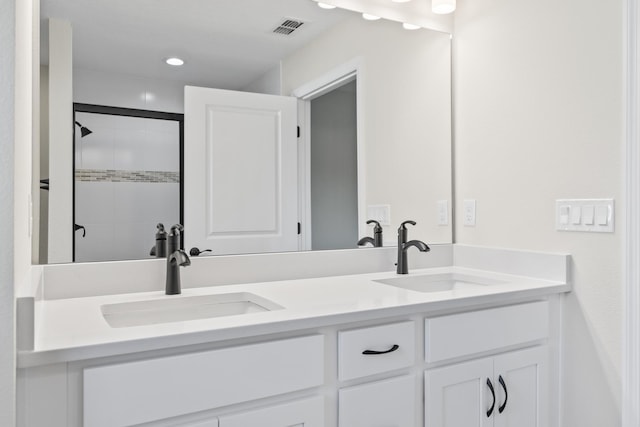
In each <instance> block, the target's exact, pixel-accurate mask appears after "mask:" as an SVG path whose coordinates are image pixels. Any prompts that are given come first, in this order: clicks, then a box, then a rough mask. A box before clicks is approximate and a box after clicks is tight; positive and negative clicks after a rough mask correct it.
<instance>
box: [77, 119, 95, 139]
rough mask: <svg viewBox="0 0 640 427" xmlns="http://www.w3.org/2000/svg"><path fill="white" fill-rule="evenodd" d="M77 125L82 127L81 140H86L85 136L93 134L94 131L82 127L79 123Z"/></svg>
mask: <svg viewBox="0 0 640 427" xmlns="http://www.w3.org/2000/svg"><path fill="white" fill-rule="evenodd" d="M76 125H78V126H79V127H80V138H84V137H85V136H87V135H89V134H91V133H93V131H92V130H91V129H89V128H86V127H84V126H82V125H81V124H80V123H78V122H76Z"/></svg>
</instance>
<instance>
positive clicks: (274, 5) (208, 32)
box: [41, 0, 352, 89]
mask: <svg viewBox="0 0 640 427" xmlns="http://www.w3.org/2000/svg"><path fill="white" fill-rule="evenodd" d="M41 2H42V4H41V18H42V23H43V26H42V34H41V38H42V52H43V53H42V61H43V63H47V53H46V52H47V46H48V42H47V31H48V30H47V25H46V21H47V18H50V17H53V18H60V19H65V20H68V21H70V23H71V26H72V28H73V55H74V59H73V62H74V66H75V67H81V68H90V69H97V70H106V71H113V72H121V73H127V74H135V75H144V76H148V77H152V78H161V79H171V80H179V81H182V82H185V83H189V84H196V85H207V86H214V87H221V88H229V89H238V88H241V87H244V86H245V85H247V84H249V83H251V82H252V81H254V80H255V79H256V78H258V77H260V76H261V75H263V74H264V73H265V72H267V71H268V70H270V69H272V68H273V67H275V66H276V65H277V64H278V61H279V60H280V58H283V57H286V56H287V55H289V54H290V53H292V52H294V51H296V50H297V49H299V48H300V47H302V46H304V45H305V44H306V43H307V42H308V41H309V40H311V39H312V38H314V37H315V36H316V35H318V34H320V33H321V32H323V31H324V30H326V29H327V28H329V27H331V26H332V25H334V24H335V23H337V22H339V21H340V20H342V19H344V18H345V17H346V16H348V15H349V14H351V13H352V12H348V11H345V10H340V9H333V10H323V9H320V8H319V7H317V5H316V4H315V2H313V1H311V0H90V1H87V0H82V1H78V0H41ZM285 17H289V18H296V19H300V20H302V21H304V22H305V24H304V25H303V26H302V27H301V29H300V30H298V31H296V32H294V33H293V35H292V36H288V37H286V36H282V35H278V34H274V33H273V32H272V31H273V29H274V28H275V27H276V26H277V25H278V24H279V23H280V22H281V20H282V18H285ZM169 56H178V57H180V58H182V59H184V60H185V62H186V63H185V65H184V66H182V67H170V66H168V65H166V64H165V63H164V59H165V58H167V57H169Z"/></svg>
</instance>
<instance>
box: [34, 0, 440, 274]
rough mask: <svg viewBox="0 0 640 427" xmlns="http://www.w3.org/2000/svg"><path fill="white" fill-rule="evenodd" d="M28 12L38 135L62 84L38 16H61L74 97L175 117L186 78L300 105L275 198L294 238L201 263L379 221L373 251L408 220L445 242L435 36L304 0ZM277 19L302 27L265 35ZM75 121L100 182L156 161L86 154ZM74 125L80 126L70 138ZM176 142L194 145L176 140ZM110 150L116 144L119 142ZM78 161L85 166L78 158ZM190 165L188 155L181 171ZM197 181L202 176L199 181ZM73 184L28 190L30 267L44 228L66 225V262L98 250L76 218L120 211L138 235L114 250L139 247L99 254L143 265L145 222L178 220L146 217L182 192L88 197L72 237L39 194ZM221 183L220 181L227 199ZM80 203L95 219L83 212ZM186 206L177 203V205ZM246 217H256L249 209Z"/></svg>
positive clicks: (45, 168)
mask: <svg viewBox="0 0 640 427" xmlns="http://www.w3.org/2000/svg"><path fill="white" fill-rule="evenodd" d="M142 16H143V17H144V19H140V17H142ZM41 18H42V19H41V22H42V27H41V51H42V52H41V63H42V67H41V85H40V87H41V97H40V99H41V116H42V132H41V133H42V134H43V135H48V134H49V131H48V126H49V123H48V114H49V109H48V107H49V103H50V102H51V103H52V104H51V105H53V103H54V102H56V101H55V100H54V99H53V97H54V96H59V88H60V87H64V84H60V83H61V82H60V81H59V79H61V78H64V76H65V74H64V73H60V72H59V70H57V71H56V72H55V73H53V72H52V73H50V72H49V66H50V58H54V57H57V56H59V55H64V52H63V51H64V49H61V48H60V43H59V38H58V39H56V37H57V36H59V35H56V34H55V33H54V34H50V33H49V31H50V29H51V30H55V29H56V28H58V26H50V25H49V24H48V22H49V19H51V18H55V19H57V20H61V21H63V22H65V23H67V24H68V28H69V31H70V34H71V36H70V39H71V40H72V43H71V44H70V46H67V47H68V48H72V49H71V51H72V59H71V61H70V65H69V69H68V74H66V75H67V76H72V83H73V91H72V93H70V94H69V97H70V99H72V101H73V102H74V103H78V104H90V105H103V106H109V107H114V108H123V109H135V110H146V111H155V112H163V113H171V114H180V115H181V114H185V96H184V93H185V87H186V86H193V87H201V88H216V89H224V90H228V91H239V92H253V93H258V94H268V95H277V96H286V97H294V98H297V99H298V101H297V102H298V107H297V118H296V120H297V122H298V124H299V125H300V138H299V139H298V143H297V148H296V150H297V153H296V156H295V157H296V159H297V160H296V162H297V164H296V165H295V169H296V170H297V175H296V177H295V178H294V179H293V181H294V182H292V183H289V184H292V185H294V186H295V190H294V192H293V193H294V194H295V197H293V198H292V199H290V200H289V199H287V200H280V201H278V203H280V202H281V203H284V204H286V203H290V204H293V205H295V215H296V218H297V221H294V222H293V223H292V224H291V225H287V227H289V226H290V227H291V229H294V230H295V234H296V236H295V242H294V244H293V246H290V245H289V246H287V247H286V248H280V247H275V246H274V247H273V248H269V247H264V248H258V249H252V248H248V249H246V250H243V249H238V250H235V249H234V250H231V249H229V250H228V251H225V250H224V249H220V250H216V248H215V246H210V245H206V244H197V245H196V244H194V246H198V247H199V248H200V249H201V250H204V249H213V252H207V253H204V254H203V256H204V255H209V254H213V255H220V254H225V253H253V252H279V251H289V250H331V249H345V248H357V247H358V246H357V243H358V240H359V239H360V238H362V237H365V236H370V235H371V233H372V230H371V227H370V226H369V225H367V221H368V220H376V221H378V222H379V223H380V224H381V229H382V231H383V233H382V235H383V236H384V242H383V244H384V245H385V246H387V245H389V246H391V245H395V244H396V233H395V230H396V229H397V226H398V224H399V223H401V222H402V221H404V220H406V219H409V218H411V219H414V220H416V222H417V226H416V227H415V229H414V230H412V235H413V236H415V237H416V238H418V239H420V240H423V241H425V242H427V243H429V244H433V243H451V239H452V232H451V230H452V219H451V215H450V209H445V212H444V214H443V213H442V211H441V210H439V209H438V206H445V207H447V206H450V203H451V96H450V94H451V75H450V63H451V46H450V43H451V42H450V36H449V34H446V33H440V32H436V31H431V30H426V29H420V30H417V31H406V30H404V29H403V28H402V26H401V25H400V24H399V23H398V22H393V21H386V20H384V19H382V20H379V21H365V20H363V19H362V17H361V15H360V14H356V13H354V12H350V11H346V10H341V9H333V10H323V9H320V8H318V7H317V5H316V3H315V2H314V1H311V0H276V1H269V2H265V1H264V0H218V1H216V2H211V1H210V0H168V1H163V2H157V1H152V0H140V1H136V2H130V1H126V0H95V1H92V2H81V3H78V2H77V1H74V0H41ZM289 19H294V20H296V21H298V22H299V23H301V24H300V25H299V26H298V28H297V29H296V30H295V31H293V32H291V33H290V34H288V35H283V34H281V32H278V31H277V28H278V27H279V26H280V24H282V23H284V22H285V21H286V20H289ZM98 22H99V23H100V25H96V23H98ZM238 23H242V25H238ZM52 40H53V41H55V40H58V41H57V42H55V43H54V42H52ZM171 57H178V58H180V59H182V60H183V61H184V63H183V64H182V65H181V66H171V65H168V64H167V63H166V62H165V61H166V59H168V58H171ZM61 76H62V77H61ZM336 79H337V80H339V81H337V82H336ZM52 88H57V90H55V91H54V90H52ZM69 108H72V106H71V105H70V106H69ZM84 114H90V113H83V114H82V115H76V117H75V119H74V121H75V122H77V124H73V123H72V126H73V127H75V129H76V137H77V141H76V144H83V145H80V146H82V147H83V148H82V150H81V151H82V153H79V152H78V151H77V150H76V151H75V152H76V159H75V160H76V162H77V165H76V166H78V164H80V165H81V167H80V168H79V169H82V170H85V169H101V170H102V169H104V170H113V171H115V172H114V173H113V176H116V175H118V176H119V175H123V176H124V175H127V176H133V175H131V174H135V173H136V172H139V171H147V170H156V169H157V168H156V167H155V166H149V167H148V168H147V166H145V165H134V164H133V163H135V162H133V161H131V162H127V160H126V150H124V151H122V152H119V151H117V150H116V149H115V148H114V149H113V150H112V151H111V152H110V153H107V152H106V151H105V150H103V149H97V148H95V147H93V146H92V145H91V144H92V142H91V141H90V140H92V138H93V139H97V138H96V137H97V135H98V132H99V129H100V126H101V125H100V124H99V123H96V124H94V123H93V122H92V120H93V119H92V118H91V116H90V115H89V116H87V117H85V116H84ZM187 122H188V119H187ZM118 126H119V125H118ZM84 129H86V130H89V131H90V132H91V131H92V132H93V133H92V134H87V135H86V136H84V137H83V138H81V136H82V135H84V134H85V133H86V131H85V130H84ZM52 135H53V134H52ZM100 135H101V136H100V137H103V135H104V134H102V133H101V134H100ZM114 135H115V134H114ZM186 135H188V132H187V134H186ZM100 137H98V138H100ZM114 138H115V136H114ZM80 141H82V142H80ZM59 143H60V142H59V141H48V138H46V137H45V138H42V142H41V144H42V147H41V149H40V153H41V156H42V157H41V159H40V163H41V167H40V170H39V171H38V172H39V177H37V178H38V179H42V180H44V179H48V178H49V165H50V164H54V163H55V162H56V161H57V159H58V158H59V157H58V156H62V155H64V153H69V152H71V148H70V149H69V151H66V149H63V150H58V149H51V150H49V149H48V148H49V147H48V145H49V144H51V147H53V146H54V144H59ZM184 143H185V145H188V144H190V143H192V144H193V143H199V142H192V141H190V140H189V139H188V137H186V139H185V141H184ZM69 144H70V145H69V147H71V146H72V144H73V141H69ZM109 144H111V145H112V146H115V145H119V146H120V145H122V144H121V143H120V142H117V139H113V140H112V141H111V142H109ZM76 146H78V145H76ZM138 148H139V149H140V150H149V151H148V152H145V153H146V154H145V155H144V157H145V158H147V159H150V158H152V157H153V155H152V154H153V153H154V148H153V147H151V146H150V145H149V144H147V145H145V147H144V149H143V148H142V145H141V146H139V147H138ZM138 148H136V150H137V149H138ZM238 152H241V151H238ZM243 155H244V156H246V157H244V160H246V161H247V163H253V164H255V162H256V159H254V158H252V157H251V156H255V155H256V153H255V151H245V152H244V154H243ZM78 156H80V157H78ZM103 156H104V158H103ZM118 156H120V157H118ZM234 161H235V162H237V163H235V164H237V165H238V166H237V167H238V168H240V167H241V166H242V163H243V159H235V160H234ZM91 162H95V164H94V165H90V166H86V165H85V163H87V164H89V163H91ZM107 163H108V164H107ZM191 167H192V166H191V165H190V164H189V163H188V161H187V160H186V163H185V165H184V168H185V169H186V170H189V168H191ZM196 169H197V168H196ZM172 171H173V172H175V170H173V169H172ZM247 173H250V172H247ZM107 178H108V177H107ZM107 178H104V179H105V180H106V181H102V183H104V182H110V184H111V185H112V187H113V186H115V185H116V184H117V185H120V184H125V185H133V183H132V182H126V183H122V182H114V181H113V179H112V180H111V181H108V179H107ZM198 178H199V179H201V181H202V183H203V185H208V184H207V183H206V176H201V177H198ZM84 179H86V178H81V179H80V180H79V179H78V174H77V173H76V179H75V191H74V188H73V186H72V185H69V186H68V187H69V188H68V189H66V188H65V186H67V183H65V182H57V183H56V182H50V184H51V186H52V187H55V186H57V187H56V188H57V189H58V191H57V192H56V194H54V193H48V192H46V191H40V195H41V200H40V202H41V203H40V221H41V227H39V230H40V236H39V240H40V259H41V262H44V263H46V262H47V253H46V252H47V251H46V248H47V247H48V231H47V230H50V229H52V227H55V228H56V229H58V228H59V227H63V228H64V227H68V236H69V239H70V240H71V239H73V240H76V242H77V244H76V249H77V251H76V260H77V261H89V260H97V259H98V258H93V257H92V256H89V253H90V251H88V252H87V253H80V252H84V251H85V249H83V247H84V246H83V245H84V243H87V241H88V240H87V239H89V237H90V236H92V235H93V232H92V231H91V229H90V228H89V227H87V224H95V223H99V221H98V220H101V219H104V218H101V216H105V215H106V214H107V212H108V215H111V216H113V217H114V218H120V217H121V216H122V215H121V214H122V212H124V211H128V212H130V213H132V214H133V216H135V217H136V218H137V219H138V220H139V221H138V224H139V227H140V230H139V233H128V234H127V235H130V236H132V237H131V238H132V241H131V242H128V243H126V245H127V246H128V247H129V248H133V247H134V246H136V247H138V246H139V249H140V251H138V252H136V254H137V255H134V254H133V252H132V253H131V254H127V255H123V256H122V257H120V256H118V257H117V258H114V256H113V255H110V256H108V257H107V258H105V260H106V259H140V258H149V256H148V251H149V248H150V246H151V245H152V244H153V242H154V235H155V231H156V224H157V223H159V222H164V223H165V225H166V224H172V223H174V222H180V221H174V219H170V218H167V217H165V216H163V215H159V214H158V211H159V210H162V211H163V212H168V211H172V212H174V211H175V212H174V213H176V212H178V213H177V215H178V216H179V215H180V214H179V212H180V202H179V199H180V197H181V196H180V195H178V196H177V198H178V201H177V202H176V204H175V205H173V204H172V207H171V209H168V210H167V209H164V208H162V209H160V208H158V209H155V208H154V206H155V204H154V203H153V202H151V201H149V202H148V203H147V202H144V200H145V199H144V197H143V196H141V195H138V196H135V195H133V194H131V195H129V197H128V198H120V199H117V198H115V196H114V198H113V199H109V200H112V202H113V204H111V205H110V207H108V206H107V205H105V204H104V203H105V202H106V199H102V198H100V199H99V200H100V201H101V202H103V204H102V205H100V204H99V203H94V202H95V201H94V202H91V203H89V204H88V205H87V206H85V208H79V207H78V206H76V209H75V212H74V214H75V216H76V218H75V224H78V225H81V226H85V227H86V232H87V237H86V238H85V239H82V238H81V237H78V234H80V235H81V234H82V232H81V231H77V232H76V231H74V223H72V222H71V221H69V224H49V223H48V218H49V217H50V212H49V208H50V207H54V206H55V205H56V203H55V201H54V200H50V199H51V198H55V197H58V196H59V195H60V192H62V191H68V192H69V194H70V195H71V194H75V196H76V197H78V194H79V192H83V191H84V193H83V194H86V193H87V192H86V191H85V189H84V187H85V186H86V184H87V181H83V180H84ZM118 179H119V178H118ZM233 184H234V183H233V182H231V181H229V182H225V185H227V186H229V188H230V189H231V190H230V192H233V190H232V188H233V187H232V186H233ZM105 185H106V184H105ZM89 193H92V192H91V191H89ZM144 193H145V195H147V194H149V193H148V192H147V191H146V190H145V192H144ZM95 194H97V193H95ZM136 194H138V193H136ZM274 194H276V196H274V197H278V196H277V195H282V194H284V193H274ZM287 194H289V193H287ZM240 196H241V195H240ZM240 196H239V197H240ZM145 197H146V196H145ZM283 197H284V196H283ZM235 202H238V201H237V200H236V201H234V203H235ZM234 203H231V202H229V203H227V205H232V204H234ZM238 204H241V203H240V202H238ZM98 206H101V208H99V209H98ZM274 206H275V205H274ZM91 208H93V210H95V211H96V212H94V213H95V214H96V216H95V217H92V216H90V215H89V214H90V212H89V211H90V210H91ZM190 208H191V206H190V205H189V203H185V206H184V210H185V212H188V211H189V209H190ZM254 211H255V212H254V214H255V215H260V214H261V212H260V211H261V209H260V208H259V207H258V208H256V209H254ZM87 215H89V216H87ZM239 215H247V213H246V212H243V213H242V214H239ZM188 218H189V215H187V214H185V222H187V223H185V224H184V225H185V242H188V241H189V237H188V236H189V231H190V224H189V223H188ZM249 222H251V221H249ZM296 222H297V223H299V224H296ZM132 223H133V222H132ZM132 223H131V224H132ZM131 224H130V225H131ZM143 224H144V225H143ZM131 226H132V227H133V225H131ZM194 227H195V226H194ZM194 227H191V228H194ZM116 228H117V227H116ZM36 229H38V227H36ZM282 229H284V225H283V226H282ZM205 231H206V230H205ZM298 231H299V233H300V234H298ZM104 232H105V233H106V227H105V229H104ZM112 234H115V233H114V232H113V229H112ZM134 235H135V236H136V237H135V238H134V237H133V236H134ZM134 240H135V243H134ZM140 240H143V241H140ZM231 246H233V245H231ZM104 247H106V246H104ZM143 248H144V249H145V250H144V252H143V251H142V249H143ZM186 249H187V250H189V249H190V247H187V248H186ZM78 251H80V252H78ZM138 253H139V254H138ZM72 259H73V253H69V255H68V259H65V258H64V257H62V258H61V257H59V256H57V257H56V262H61V261H72Z"/></svg>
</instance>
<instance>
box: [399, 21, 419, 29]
mask: <svg viewBox="0 0 640 427" xmlns="http://www.w3.org/2000/svg"><path fill="white" fill-rule="evenodd" d="M402 28H404V29H405V30H418V29H420V25H416V24H408V23H406V22H405V23H403V24H402Z"/></svg>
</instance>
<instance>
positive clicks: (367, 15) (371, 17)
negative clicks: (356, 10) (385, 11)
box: [362, 13, 380, 21]
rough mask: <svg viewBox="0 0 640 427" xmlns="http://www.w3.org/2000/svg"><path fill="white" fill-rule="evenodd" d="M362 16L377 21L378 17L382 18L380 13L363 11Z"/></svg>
mask: <svg viewBox="0 0 640 427" xmlns="http://www.w3.org/2000/svg"><path fill="white" fill-rule="evenodd" d="M362 17H363V18H364V19H366V20H367V21H377V20H378V19H380V17H379V16H378V15H372V14H370V13H363V14H362Z"/></svg>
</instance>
